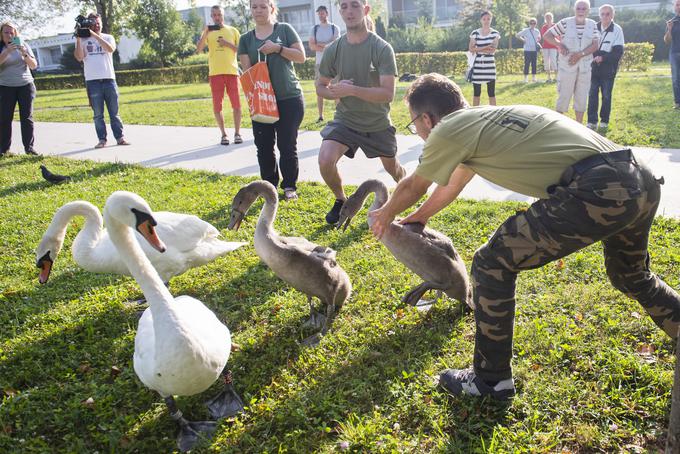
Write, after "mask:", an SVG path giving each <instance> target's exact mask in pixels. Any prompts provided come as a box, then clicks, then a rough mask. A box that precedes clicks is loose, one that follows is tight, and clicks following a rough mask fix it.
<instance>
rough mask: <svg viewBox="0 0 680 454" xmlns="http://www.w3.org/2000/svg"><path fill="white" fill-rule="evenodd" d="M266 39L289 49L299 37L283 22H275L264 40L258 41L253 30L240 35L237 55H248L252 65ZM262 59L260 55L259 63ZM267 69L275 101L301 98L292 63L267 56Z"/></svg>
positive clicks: (272, 55) (256, 60)
mask: <svg viewBox="0 0 680 454" xmlns="http://www.w3.org/2000/svg"><path fill="white" fill-rule="evenodd" d="M268 39H269V40H271V41H272V42H273V43H275V44H281V45H282V46H283V47H290V46H292V45H293V44H295V43H299V42H300V37H299V36H298V34H297V32H296V31H295V29H294V28H293V27H291V26H290V25H288V24H286V23H285V22H277V23H275V24H274V31H273V32H272V34H271V35H269V36H267V37H266V38H265V39H258V38H257V36H255V30H251V31H249V32H248V33H246V34H245V35H242V36H241V40H240V41H239V43H238V54H239V55H248V58H250V64H251V65H254V64H255V63H257V62H258V55H257V54H258V52H257V49H259V48H260V47H262V45H263V44H264V42H265V41H267V40H268ZM264 57H265V55H264V54H260V56H259V58H260V61H264ZM267 68H269V78H270V79H271V81H272V87H273V88H274V93H275V94H276V99H277V100H279V101H280V100H283V99H290V98H296V97H298V96H302V88H300V82H299V81H298V78H297V76H296V75H295V68H294V67H293V62H292V61H290V60H288V59H287V58H285V57H283V56H281V55H279V54H269V55H267Z"/></svg>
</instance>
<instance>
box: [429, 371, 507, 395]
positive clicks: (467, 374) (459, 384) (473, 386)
mask: <svg viewBox="0 0 680 454" xmlns="http://www.w3.org/2000/svg"><path fill="white" fill-rule="evenodd" d="M439 386H441V387H442V388H444V390H445V391H447V392H448V393H450V394H452V395H454V396H460V395H461V394H468V395H470V396H479V397H484V396H491V397H493V398H494V399H497V400H507V399H510V398H511V397H513V396H514V395H515V383H514V382H513V380H512V378H508V379H506V380H501V381H499V382H498V383H496V385H495V386H491V385H489V384H487V383H486V382H485V381H484V380H482V379H481V378H479V377H478V376H477V375H476V374H475V372H474V371H473V370H472V369H471V368H470V369H446V370H445V371H444V372H442V373H441V374H440V375H439Z"/></svg>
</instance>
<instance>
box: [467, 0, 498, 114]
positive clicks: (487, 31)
mask: <svg viewBox="0 0 680 454" xmlns="http://www.w3.org/2000/svg"><path fill="white" fill-rule="evenodd" d="M492 19H493V16H492V15H491V13H490V12H489V11H484V12H483V13H482V15H481V17H480V20H481V22H482V27H481V28H478V29H477V30H475V31H473V32H472V33H471V34H470V44H469V46H468V48H469V51H470V52H472V53H473V54H475V61H474V63H473V64H472V87H473V92H474V93H473V97H472V105H473V106H478V105H479V98H480V96H481V95H482V84H486V93H487V94H488V95H489V104H490V105H492V106H495V105H496V60H495V59H494V55H493V54H494V53H495V52H496V49H497V48H498V41H499V40H500V39H501V35H500V33H498V31H496V30H494V29H493V28H491V20H492Z"/></svg>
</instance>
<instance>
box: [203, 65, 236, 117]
mask: <svg viewBox="0 0 680 454" xmlns="http://www.w3.org/2000/svg"><path fill="white" fill-rule="evenodd" d="M208 79H209V80H210V91H211V92H212V100H213V110H214V111H215V112H222V100H223V99H224V90H225V89H226V90H227V95H228V96H229V102H231V108H232V109H240V108H241V98H240V97H239V93H238V76H236V75H234V74H217V75H215V76H210V77H208Z"/></svg>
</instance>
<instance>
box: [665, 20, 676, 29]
mask: <svg viewBox="0 0 680 454" xmlns="http://www.w3.org/2000/svg"><path fill="white" fill-rule="evenodd" d="M674 23H675V21H674V20H673V19H671V20H669V21H666V29H668V31H669V32H670V31H671V30H673V24H674Z"/></svg>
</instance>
